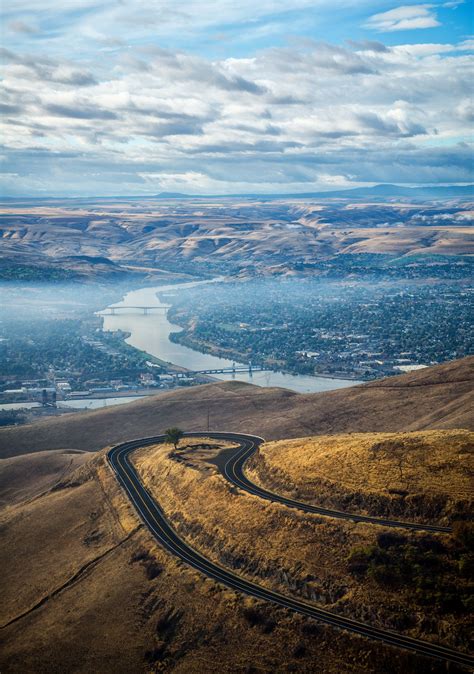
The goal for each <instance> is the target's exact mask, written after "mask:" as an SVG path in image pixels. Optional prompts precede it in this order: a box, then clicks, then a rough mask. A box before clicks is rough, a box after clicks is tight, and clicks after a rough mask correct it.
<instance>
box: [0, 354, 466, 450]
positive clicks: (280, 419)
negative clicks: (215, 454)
mask: <svg viewBox="0 0 474 674" xmlns="http://www.w3.org/2000/svg"><path fill="white" fill-rule="evenodd" d="M473 383H474V357H473V356H470V357H468V358H464V359H462V360H458V361H453V362H450V363H445V364H443V365H438V366H435V367H431V368H427V369H425V370H422V371H418V372H414V373H410V374H405V375H401V376H399V377H391V378H388V379H383V380H380V381H378V382H372V383H370V384H365V385H362V386H354V387H351V388H348V389H340V390H337V391H330V392H326V393H314V394H306V395H303V394H297V393H293V392H292V391H288V390H286V389H277V388H272V389H270V388H267V389H265V388H260V387H257V386H252V385H250V384H244V383H241V382H222V383H215V384H214V383H213V384H206V385H204V386H199V387H195V388H192V389H179V390H176V391H171V392H168V393H164V394H160V395H158V396H153V397H151V398H147V399H145V400H140V401H137V402H134V403H131V404H129V405H123V406H120V407H113V408H109V409H101V410H96V411H93V412H85V413H83V414H74V415H72V414H71V415H64V416H61V417H55V418H50V419H47V420H43V421H38V422H35V423H33V424H31V425H27V426H23V427H15V428H3V429H0V456H1V457H9V456H14V455H17V454H24V453H29V452H33V451H41V450H47V449H62V448H64V447H73V448H77V449H83V450H89V451H93V450H98V449H100V448H102V447H104V446H106V445H108V444H112V443H115V442H120V441H122V440H126V439H130V438H136V437H144V436H147V435H153V434H157V433H161V432H162V431H163V429H165V428H167V427H169V426H171V425H177V426H181V427H182V428H184V429H185V430H202V429H205V428H206V424H207V414H208V412H209V415H210V428H211V430H233V431H242V432H247V433H256V434H259V435H262V436H263V437H265V438H266V439H269V440H277V439H281V438H289V437H302V436H309V435H319V434H325V433H334V432H338V433H344V432H372V431H393V432H395V431H410V430H423V429H431V428H467V429H474V418H473V415H472V408H473V402H474V394H473Z"/></svg>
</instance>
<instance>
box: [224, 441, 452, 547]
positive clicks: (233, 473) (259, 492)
mask: <svg viewBox="0 0 474 674" xmlns="http://www.w3.org/2000/svg"><path fill="white" fill-rule="evenodd" d="M215 435H216V436H218V435H219V434H215ZM225 435H226V437H229V438H230V437H231V436H233V437H235V438H238V439H237V440H236V442H241V447H240V448H239V449H238V450H236V451H234V452H230V451H229V452H228V453H226V455H225V461H222V460H221V461H219V460H218V459H217V460H216V461H215V463H216V465H217V466H218V468H219V469H220V471H221V473H222V474H223V475H224V477H225V478H226V479H227V480H229V482H232V484H234V485H235V486H237V487H239V488H240V489H243V490H244V491H246V492H248V493H249V494H255V496H260V498H264V499H267V500H268V501H275V502H278V503H283V504H284V505H286V506H289V507H290V508H298V510H303V511H304V512H306V513H316V514H318V515H324V516H326V517H335V518H337V519H341V520H352V521H354V522H368V523H369V524H379V525H382V526H384V527H395V528H401V529H413V530H414V531H430V532H435V533H443V534H445V533H450V532H451V527H441V526H437V525H431V524H418V523H417V522H400V521H398V520H392V519H388V518H383V517H371V516H370V515H358V514H357V513H347V512H342V511H340V510H334V509H330V508H322V507H320V506H315V505H310V504H309V503H302V502H301V501H295V500H294V499H291V498H285V497H284V496H280V495H279V494H275V493H274V492H271V491H268V490H267V489H264V488H263V487H259V486H258V485H256V484H254V483H253V482H251V481H250V480H249V478H248V477H247V476H246V475H245V471H244V468H245V463H246V461H247V460H248V459H249V458H250V457H251V456H252V454H253V453H254V452H255V451H256V450H257V449H258V446H259V445H260V444H261V443H262V442H263V438H259V437H257V436H254V435H244V436H242V435H238V434H225ZM244 440H245V441H244Z"/></svg>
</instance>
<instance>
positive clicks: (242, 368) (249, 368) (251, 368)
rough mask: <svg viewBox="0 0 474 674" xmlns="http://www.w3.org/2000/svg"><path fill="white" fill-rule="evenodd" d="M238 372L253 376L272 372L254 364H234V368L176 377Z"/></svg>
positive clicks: (185, 373) (195, 372)
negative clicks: (255, 373)
mask: <svg viewBox="0 0 474 674" xmlns="http://www.w3.org/2000/svg"><path fill="white" fill-rule="evenodd" d="M238 372H248V374H250V375H251V374H252V372H270V370H269V369H268V368H266V367H262V366H261V365H252V363H249V364H248V365H235V363H234V365H232V367H221V368H215V369H210V370H187V371H186V372H177V373H176V374H175V376H176V377H177V378H178V379H179V378H181V377H192V376H193V375H196V374H236V373H238Z"/></svg>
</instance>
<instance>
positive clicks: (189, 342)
mask: <svg viewBox="0 0 474 674" xmlns="http://www.w3.org/2000/svg"><path fill="white" fill-rule="evenodd" d="M173 320H175V319H174V317H173ZM170 339H171V341H172V342H174V343H175V344H182V345H183V346H186V347H188V348H189V349H193V350H194V351H198V352H199V353H206V354H210V355H213V356H217V357H218V358H230V359H233V360H235V361H236V362H237V361H239V362H242V361H245V359H248V356H247V355H246V354H243V353H240V352H239V351H233V350H232V349H230V348H223V347H219V346H217V345H216V344H211V343H210V342H204V341H202V340H199V339H196V338H194V337H192V336H191V335H190V334H189V333H187V332H186V327H183V332H182V333H179V332H174V333H172V334H171V335H170ZM253 364H254V365H261V366H262V367H267V366H268V367H269V368H270V370H271V371H272V372H280V373H281V374H289V375H293V376H295V377H299V376H308V377H312V376H315V377H318V378H319V377H321V378H323V379H340V380H342V381H347V380H351V381H352V382H354V383H361V380H360V378H357V377H356V376H355V375H350V374H346V373H344V374H342V373H340V374H339V373H332V372H318V373H317V375H310V374H306V375H302V374H301V373H299V372H295V371H293V370H288V369H286V368H285V366H284V364H282V365H281V367H278V369H273V368H271V367H270V366H269V365H268V363H267V362H266V361H264V360H256V361H255V362H253Z"/></svg>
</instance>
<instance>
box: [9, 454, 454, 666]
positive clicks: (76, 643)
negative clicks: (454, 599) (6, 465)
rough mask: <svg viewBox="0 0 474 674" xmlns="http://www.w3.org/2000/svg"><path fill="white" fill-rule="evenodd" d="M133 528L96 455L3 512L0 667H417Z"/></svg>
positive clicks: (410, 660)
mask: <svg viewBox="0 0 474 674" xmlns="http://www.w3.org/2000/svg"><path fill="white" fill-rule="evenodd" d="M25 460H26V457H25ZM137 525H139V522H138V520H137V518H136V516H135V515H134V513H133V511H132V510H131V507H130V506H129V504H128V501H127V500H126V499H125V497H124V496H123V494H122V493H121V491H120V489H119V487H118V485H117V483H116V481H115V479H114V477H113V475H112V473H111V471H110V470H109V469H108V467H107V466H106V465H105V463H104V456H103V454H100V455H97V456H95V457H91V458H90V459H89V461H88V462H87V463H86V464H85V465H83V466H82V467H81V468H79V469H77V470H76V471H74V472H73V473H71V474H70V476H69V478H66V479H63V484H62V488H61V489H56V490H54V491H52V492H50V493H48V494H44V495H42V496H40V497H38V498H37V499H36V500H35V501H32V502H29V503H26V504H18V505H16V506H12V507H11V508H9V509H6V510H4V511H3V514H2V518H1V531H2V546H1V552H0V564H1V567H2V603H1V608H0V623H1V624H2V625H4V624H5V623H7V622H8V621H10V620H12V619H14V618H15V617H17V616H20V615H23V614H25V615H23V617H21V618H20V619H19V620H17V621H16V622H14V623H12V624H11V625H9V626H7V627H5V628H4V629H3V630H2V650H1V654H0V668H1V671H2V672H4V673H5V674H10V673H18V674H20V673H21V674H33V673H34V674H38V673H39V672H48V673H54V672H61V673H64V672H72V671H74V672H84V673H86V672H87V673H90V672H99V671H100V672H101V673H104V674H106V673H107V674H108V673H110V674H112V673H114V674H121V673H123V674H125V673H127V674H129V673H130V672H155V671H169V672H197V671H206V672H216V673H217V672H219V673H221V672H236V673H237V674H244V673H248V672H250V671H255V668H256V670H257V671H261V672H268V673H270V672H287V671H288V672H289V671H298V672H302V673H305V672H307V673H308V674H309V673H310V672H313V671H314V663H315V662H317V663H318V671H319V672H322V673H326V672H327V673H330V674H336V673H337V674H340V673H345V672H347V673H349V672H350V673H351V674H366V673H372V672H373V673H374V674H375V672H383V671H389V670H391V671H400V672H401V671H403V672H409V671H414V666H415V665H414V659H413V656H410V655H409V654H405V653H402V652H400V653H398V652H396V651H393V650H391V649H387V648H384V647H382V646H380V645H377V644H374V643H370V642H367V641H365V640H363V639H359V638H357V637H351V636H350V635H347V634H344V633H342V632H337V631H334V630H330V629H329V628H325V627H324V626H321V625H318V624H316V623H314V622H313V621H311V620H308V619H303V618H301V617H299V616H295V615H293V614H291V613H288V612H286V611H284V610H281V609H275V608H272V607H271V606H269V605H267V604H266V603H259V602H255V601H253V600H251V599H249V598H245V597H242V596H239V595H237V594H235V593H233V592H230V591H228V590H226V589H225V588H223V587H221V586H219V585H217V584H216V583H213V582H211V581H208V580H206V579H205V578H204V577H202V576H201V575H199V574H198V573H196V572H194V571H192V570H190V569H188V568H187V567H186V566H185V565H183V564H181V563H180V562H178V561H176V560H175V559H174V558H173V557H171V556H169V555H168V554H167V553H165V552H164V551H163V550H162V549H161V548H160V547H158V546H156V545H155V544H154V542H153V541H152V539H151V537H150V536H149V534H148V532H147V531H146V530H145V529H143V527H139V528H138V529H137ZM32 550H34V555H32V554H31V551H32ZM12 551H14V554H12ZM20 570H21V573H20V572H19V571H20ZM42 599H44V603H43V604H42V605H41V606H40V607H39V608H37V609H35V610H30V609H31V608H32V607H34V606H35V605H36V604H37V603H38V602H39V601H41V600H42ZM416 666H417V671H418V672H422V673H423V672H442V671H445V669H444V666H443V665H439V664H436V663H425V662H421V661H420V660H417V662H416ZM394 667H395V669H394ZM252 668H253V669H252ZM455 671H457V670H456V669H453V672H455Z"/></svg>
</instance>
